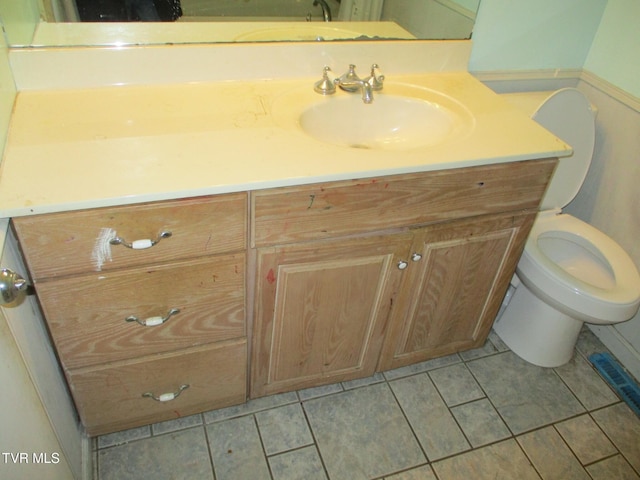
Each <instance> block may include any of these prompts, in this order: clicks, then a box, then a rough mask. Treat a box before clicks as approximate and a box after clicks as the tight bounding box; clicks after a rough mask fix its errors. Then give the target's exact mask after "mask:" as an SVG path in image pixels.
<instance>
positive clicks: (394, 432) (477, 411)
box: [94, 329, 640, 480]
mask: <svg viewBox="0 0 640 480" xmlns="http://www.w3.org/2000/svg"><path fill="white" fill-rule="evenodd" d="M604 350H605V349H604V347H603V346H602V344H601V343H600V342H599V340H598V339H597V338H596V337H595V336H594V335H593V334H591V332H589V331H588V330H587V329H585V330H583V333H582V335H581V338H580V341H579V343H578V348H577V352H576V355H575V357H574V359H573V361H572V362H571V363H569V364H568V365H565V366H563V367H561V368H555V369H544V368H538V367H535V366H532V365H529V364H527V363H525V362H524V361H522V360H520V359H519V358H518V357H517V356H516V355H514V354H513V353H512V352H511V351H509V349H508V348H506V346H505V345H504V344H503V343H502V342H501V341H500V339H499V338H498V337H497V336H496V335H495V334H493V333H492V335H491V337H490V339H489V341H488V342H487V344H486V345H485V346H484V348H482V349H478V350H473V351H469V352H464V353H461V354H456V355H451V356H447V357H444V358H440V359H436V360H432V361H428V362H425V363H422V364H418V365H413V366H411V367H405V368H401V369H398V370H392V371H389V372H385V373H384V374H377V375H375V376H374V377H371V378H368V379H365V380H358V381H353V382H346V383H341V384H335V385H329V386H326V387H318V388H313V389H308V390H301V391H298V392H291V393H285V394H280V395H274V396H271V397H266V398H261V399H257V400H253V401H250V402H248V403H247V404H245V405H241V406H236V407H230V408H225V409H221V410H215V411H211V412H206V413H204V414H202V415H194V416H191V417H186V418H181V419H179V420H173V421H169V422H164V423H160V424H155V425H152V426H149V427H143V428H137V429H132V430H127V431H125V432H119V433H115V434H111V435H104V436H101V437H98V438H97V439H95V442H94V445H95V452H94V454H95V457H94V458H95V475H94V478H95V480H112V479H117V480H126V479H149V478H155V479H159V480H164V479H194V480H206V479H215V480H245V479H246V480H261V479H267V480H271V479H273V480H316V479H317V480H358V479H388V480H418V479H420V480H436V479H437V480H449V479H462V478H464V479H474V480H482V479H496V478H500V479H508V480H511V479H518V480H520V479H522V480H526V479H544V480H549V479H561V480H567V479H596V480H600V479H603V480H605V479H606V480H615V479H624V480H630V479H640V418H638V417H637V416H636V415H635V414H634V413H633V412H632V411H631V410H630V409H629V408H628V407H627V405H626V404H625V403H623V402H621V401H620V400H619V399H618V397H617V396H616V395H615V393H613V391H612V390H610V389H609V387H608V386H607V384H605V382H604V381H603V380H601V378H600V377H599V375H598V374H597V372H596V371H595V370H593V369H592V368H591V366H590V364H589V363H588V362H587V360H586V356H587V355H589V354H590V353H593V352H596V351H604Z"/></svg>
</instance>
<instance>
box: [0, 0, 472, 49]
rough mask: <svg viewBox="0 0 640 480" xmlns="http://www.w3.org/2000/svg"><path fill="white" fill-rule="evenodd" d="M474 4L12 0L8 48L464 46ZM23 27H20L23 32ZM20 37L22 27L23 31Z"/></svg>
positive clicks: (451, 0) (6, 18) (427, 0)
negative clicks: (15, 27) (29, 21)
mask: <svg viewBox="0 0 640 480" xmlns="http://www.w3.org/2000/svg"><path fill="white" fill-rule="evenodd" d="M479 1H480V0H13V1H12V2H11V3H12V4H13V5H14V6H13V7H0V9H5V10H6V9H9V10H10V11H9V12H2V11H0V14H2V18H3V22H4V24H5V27H7V24H8V23H9V24H10V23H11V21H12V20H11V16H12V15H13V16H15V15H17V16H18V17H19V18H18V22H20V23H21V24H24V23H25V22H24V20H25V16H26V17H28V16H29V11H31V12H35V15H36V17H35V21H34V26H33V35H32V37H31V41H30V42H29V41H24V40H23V39H24V38H25V34H24V33H22V38H21V39H19V40H18V39H16V40H15V41H14V40H13V39H12V38H11V37H12V34H11V30H12V28H11V25H9V28H8V29H7V31H8V36H9V40H10V41H11V42H12V43H13V44H14V45H19V44H30V45H36V46H42V45H79V44H80V45H124V44H127V45H128V44H161V43H210V42H261V41H330V40H350V39H357V40H376V39H430V40H446V39H468V38H470V36H471V31H472V29H473V25H474V21H475V15H476V12H477V10H478V6H479ZM22 28H23V27H22ZM23 30H24V28H23Z"/></svg>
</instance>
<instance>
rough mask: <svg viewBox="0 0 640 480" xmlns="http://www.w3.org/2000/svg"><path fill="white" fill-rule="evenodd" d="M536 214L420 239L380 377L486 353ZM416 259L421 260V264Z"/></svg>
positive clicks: (436, 231) (437, 229) (459, 225)
mask: <svg viewBox="0 0 640 480" xmlns="http://www.w3.org/2000/svg"><path fill="white" fill-rule="evenodd" d="M534 219H535V213H531V214H520V215H511V214H509V215H500V216H490V217H481V218H479V219H473V220H463V221H457V222H452V223H448V224H440V225H434V226H431V227H425V228H423V229H421V230H417V231H416V238H415V242H414V244H413V249H412V252H414V253H415V254H418V255H419V256H420V258H419V260H416V261H415V262H411V265H410V266H409V268H408V269H407V276H406V278H405V279H404V281H403V286H402V287H401V294H400V295H399V298H398V302H397V303H396V306H395V307H394V312H393V314H392V320H391V322H390V326H389V332H388V334H387V338H386V340H385V345H384V348H383V353H382V355H381V359H380V367H379V369H380V370H387V369H391V368H397V367H401V366H404V365H409V364H412V363H415V362H419V361H423V360H427V359H429V358H434V357H439V356H442V355H447V354H450V353H454V352H458V351H462V350H468V349H471V348H476V347H480V346H482V344H483V343H484V342H485V340H486V337H487V335H488V334H489V331H490V329H491V325H492V324H493V320H494V318H495V316H496V314H497V312H498V309H499V308H500V304H501V302H502V299H503V297H504V294H505V292H506V289H507V287H508V286H509V281H510V279H511V277H512V275H513V273H514V271H515V267H516V265H517V262H518V259H519V258H520V254H521V253H522V249H523V247H524V242H525V241H526V238H527V235H528V233H529V231H530V229H531V226H532V224H533V220H534ZM416 258H417V257H416Z"/></svg>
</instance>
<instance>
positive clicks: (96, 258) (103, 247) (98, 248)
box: [91, 228, 116, 272]
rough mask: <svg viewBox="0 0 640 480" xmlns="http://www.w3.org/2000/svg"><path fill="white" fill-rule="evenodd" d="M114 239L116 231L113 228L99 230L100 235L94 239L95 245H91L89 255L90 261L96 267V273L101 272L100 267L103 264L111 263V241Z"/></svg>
mask: <svg viewBox="0 0 640 480" xmlns="http://www.w3.org/2000/svg"><path fill="white" fill-rule="evenodd" d="M114 238H116V231H115V230H114V229H113V228H103V229H101V230H100V235H98V238H96V243H94V245H93V252H92V253H91V260H93V265H94V266H95V267H96V271H97V272H99V271H100V270H102V266H103V265H104V264H105V262H110V261H111V244H110V243H109V242H110V241H111V240H113V239H114Z"/></svg>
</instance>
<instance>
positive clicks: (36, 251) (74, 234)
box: [13, 193, 247, 282]
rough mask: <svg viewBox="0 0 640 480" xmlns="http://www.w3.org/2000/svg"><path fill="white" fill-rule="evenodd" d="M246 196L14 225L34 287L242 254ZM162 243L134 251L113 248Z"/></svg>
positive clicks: (17, 221) (17, 220) (133, 207)
mask: <svg viewBox="0 0 640 480" xmlns="http://www.w3.org/2000/svg"><path fill="white" fill-rule="evenodd" d="M246 211H247V208H246V194H245V193H239V194H229V195H218V196H213V197H203V198H192V199H184V200H176V201H167V202H156V203H148V204H141V205H128V206H123V207H113V208H99V209H92V210H80V211H73V212H63V213H53V214H47V215H34V216H30V217H20V218H15V219H13V225H14V227H15V230H16V233H17V236H18V239H19V241H20V245H21V247H22V250H23V253H24V257H25V260H26V262H27V265H28V267H29V270H30V272H31V275H32V278H33V280H34V281H35V282H37V281H39V280H43V279H46V278H50V277H61V276H65V275H71V274H78V273H88V272H98V271H107V270H113V269H117V268H122V267H128V266H134V265H143V264H149V263H154V262H160V261H169V260H177V259H183V258H190V257H195V256H201V255H211V254H215V253H224V252H233V251H238V250H242V249H244V248H245V245H246V240H245V238H246V223H247V222H246ZM163 231H168V232H171V234H172V236H171V237H169V238H163V239H162V240H161V241H160V242H159V243H157V244H156V245H154V246H153V247H150V248H147V249H143V250H133V249H130V248H127V247H125V246H123V245H111V244H110V243H109V238H110V235H111V236H113V235H117V236H119V237H121V238H123V239H124V240H126V241H127V242H129V243H131V242H133V241H136V240H147V239H150V240H155V239H156V238H157V237H158V235H159V234H160V233H161V232H163Z"/></svg>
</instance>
